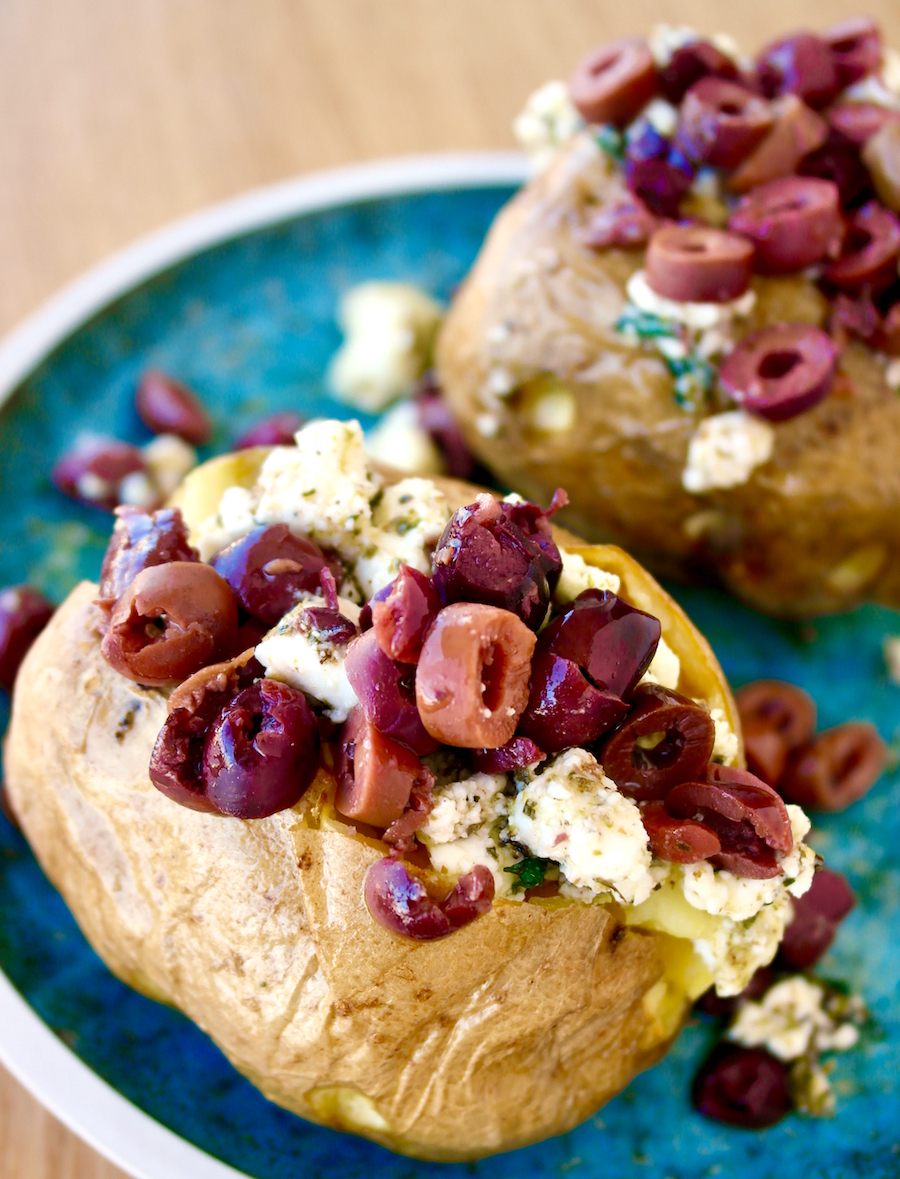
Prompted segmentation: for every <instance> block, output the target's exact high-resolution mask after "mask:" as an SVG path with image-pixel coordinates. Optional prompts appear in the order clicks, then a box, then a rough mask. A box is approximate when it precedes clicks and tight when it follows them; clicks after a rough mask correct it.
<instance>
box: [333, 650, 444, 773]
mask: <svg viewBox="0 0 900 1179" xmlns="http://www.w3.org/2000/svg"><path fill="white" fill-rule="evenodd" d="M344 668H345V670H346V672H347V679H348V680H349V681H350V686H351V687H352V688H353V691H354V692H355V693H356V695H357V696H358V697H359V702H360V704H361V705H362V707H363V710H364V712H365V714H366V717H367V719H368V720H369V721H371V723H372V724H373V725H374V726H375V728H376V729H378V730H379V731H380V732H382V733H384V734H386V735H387V736H388V737H393V738H394V740H395V741H400V742H401V743H402V744H403V745H407V746H409V748H410V749H412V751H413V752H414V753H417V754H418V755H419V756H420V757H425V756H426V755H427V754H429V753H434V752H435V750H436V749H438V748H439V747H440V742H439V741H436V740H435V738H434V737H431V736H429V734H428V733H427V732H426V730H425V726H424V725H423V724H422V718H421V717H420V716H419V710H418V708H417V707H416V688H415V667H414V666H412V665H410V664H408V663H397V662H395V661H394V660H393V659H390V658H388V656H387V655H385V653H384V652H383V651H382V649H381V647H379V645H378V639H377V636H376V634H375V631H374V630H368V631H366V632H365V634H362V635H360V636H359V638H357V639H354V640H353V642H352V643H351V644H350V646H349V647H348V648H347V654H346V657H345V660H344Z"/></svg>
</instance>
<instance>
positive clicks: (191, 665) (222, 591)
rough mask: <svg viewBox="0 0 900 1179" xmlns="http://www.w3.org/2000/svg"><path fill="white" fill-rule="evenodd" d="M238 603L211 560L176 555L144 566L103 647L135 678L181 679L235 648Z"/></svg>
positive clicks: (153, 682) (151, 681)
mask: <svg viewBox="0 0 900 1179" xmlns="http://www.w3.org/2000/svg"><path fill="white" fill-rule="evenodd" d="M237 625H238V618H237V605H236V603H235V600H234V595H233V594H232V592H231V590H230V589H229V588H228V585H227V584H226V582H225V581H223V580H222V578H221V577H220V576H219V575H218V573H216V571H215V569H212V568H210V566H209V565H201V564H196V563H194V562H189V561H172V562H170V563H169V564H167V565H152V566H150V567H149V568H147V569H142V570H141V572H140V573H139V574H138V575H137V577H135V579H134V581H132V583H131V585H130V586H129V587H128V589H127V590H126V591H125V593H124V594H123V595H122V596H121V598H119V600H118V602H117V603H116V606H115V608H114V609H113V612H112V614H111V616H110V620H109V629H108V630H107V632H106V634H105V635H104V637H103V641H102V643H101V645H100V650H101V652H102V654H103V656H104V658H105V659H106V661H107V663H109V665H110V666H111V667H112V668H113V669H114V670H115V671H117V672H119V674H120V675H124V676H125V677H126V678H127V679H130V680H134V682H135V683H138V684H145V685H148V686H151V687H162V686H165V685H167V684H173V683H178V682H179V681H181V680H183V679H186V678H187V676H189V675H191V674H192V673H193V672H195V671H197V670H198V669H199V668H201V667H203V666H205V664H207V663H212V662H214V661H215V659H216V657H217V656H221V655H222V654H225V653H227V652H229V651H231V650H233V648H234V642H235V637H236V635H237Z"/></svg>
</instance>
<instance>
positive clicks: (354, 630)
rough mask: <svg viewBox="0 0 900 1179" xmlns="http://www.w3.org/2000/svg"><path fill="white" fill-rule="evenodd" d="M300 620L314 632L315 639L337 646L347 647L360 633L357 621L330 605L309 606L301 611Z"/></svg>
mask: <svg viewBox="0 0 900 1179" xmlns="http://www.w3.org/2000/svg"><path fill="white" fill-rule="evenodd" d="M298 621H301V622H302V623H304V624H305V625H306V626H308V627H309V629H310V631H313V632H314V641H316V642H319V643H328V644H330V645H331V646H335V647H345V646H346V645H347V644H348V643H349V642H351V641H352V640H353V639H355V638H356V636H357V635H358V634H359V629H358V627H357V626H356V623H355V622H351V621H350V619H349V618H347V617H346V616H345V615H343V614H341V612H340V610H333V609H332V608H331V607H330V606H308V607H307V608H306V609H305V610H301V611H300V614H299V619H298Z"/></svg>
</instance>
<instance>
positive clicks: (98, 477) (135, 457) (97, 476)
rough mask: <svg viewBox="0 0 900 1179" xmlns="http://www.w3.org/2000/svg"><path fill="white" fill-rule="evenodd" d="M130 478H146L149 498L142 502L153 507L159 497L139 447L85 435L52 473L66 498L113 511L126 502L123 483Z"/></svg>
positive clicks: (54, 480)
mask: <svg viewBox="0 0 900 1179" xmlns="http://www.w3.org/2000/svg"><path fill="white" fill-rule="evenodd" d="M129 476H132V477H134V476H143V478H144V481H145V483H146V488H147V492H148V494H147V498H148V500H149V499H152V501H153V502H147V503H141V504H140V506H141V507H148V508H152V507H155V506H156V503H157V502H158V496H157V495H156V493H155V491H154V489H153V488H152V486H151V483H150V480H149V475H148V473H147V464H146V463H145V462H144V459H143V456H142V455H141V452H140V451H139V450H138V448H137V447H136V446H131V445H130V444H129V443H127V442H119V441H118V439H116V438H101V437H98V436H95V435H85V436H83V437H81V438H79V439H78V440H77V441H76V443H75V445H74V446H73V448H72V449H71V450H70V451H67V452H66V454H64V455H63V457H62V458H61V459H60V460H59V461H58V462H57V464H56V466H55V467H54V468H53V471H52V472H51V478H52V480H53V483H54V486H55V487H57V488H58V489H59V490H60V491H61V492H62V493H63V495H68V496H70V497H71V498H72V499H77V500H79V501H80V502H81V503H83V504H90V505H91V507H95V508H106V509H107V510H108V511H110V512H111V511H112V510H113V508H114V507H115V506H116V505H117V504H119V503H121V502H122V495H121V489H122V484H123V483H124V482H125V480H126V479H128V478H129Z"/></svg>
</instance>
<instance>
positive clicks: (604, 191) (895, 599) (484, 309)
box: [436, 135, 900, 617]
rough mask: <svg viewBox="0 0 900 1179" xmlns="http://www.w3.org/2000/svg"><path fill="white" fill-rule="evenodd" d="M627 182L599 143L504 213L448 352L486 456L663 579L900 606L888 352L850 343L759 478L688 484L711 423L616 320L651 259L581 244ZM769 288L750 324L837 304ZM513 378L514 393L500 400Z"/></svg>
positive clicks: (776, 601) (787, 607)
mask: <svg viewBox="0 0 900 1179" xmlns="http://www.w3.org/2000/svg"><path fill="white" fill-rule="evenodd" d="M621 190H622V180H621V178H620V177H618V176H616V175H615V173H614V172H613V170H612V169H611V167H610V166H609V164H608V162H607V161H606V159H605V157H603V156H602V154H601V153H599V152H598V150H597V149H596V148H595V147H594V145H593V143H592V142H591V140H590V138H589V137H588V136H586V135H584V136H579V137H577V138H576V139H575V140H574V141H573V142H572V144H571V145H570V146H569V147H568V148H566V149H564V150H563V151H562V152H561V153H560V156H559V158H558V159H557V161H556V162H555V163H554V165H553V166H552V167H551V168H550V169H549V170H548V171H547V172H546V173H544V174H543V175H541V176H540V177H538V178H537V179H535V180H533V181H531V183H530V184H528V185H527V186H526V187H525V189H523V191H522V192H520V193H519V194H518V195H517V196H516V197H514V198H513V200H512V201H511V202H510V203H509V204H508V205H507V206H506V208H505V209H503V210H502V211H501V212H500V214H498V216H497V218H496V220H495V222H494V225H493V227H492V229H491V232H490V234H489V235H488V238H487V241H486V243H485V245H484V247H483V249H482V251H481V254H480V255H479V258H478V260H477V261H476V263H475V266H474V268H473V270H472V272H471V274H470V275H469V277H468V279H467V280H466V282H465V284H464V285H463V287H462V288H461V290H460V291H459V293H458V294H457V296H456V298H455V299H454V302H453V305H452V306H451V309H450V311H449V313H448V316H447V319H446V321H445V323H444V326H443V329H442V332H441V334H440V336H439V339H438V343H437V354H436V355H437V367H438V373H439V379H440V382H441V384H442V385H443V387H444V390H445V393H446V395H447V398H448V401H449V403H450V406H451V408H452V409H453V411H454V413H455V414H456V416H457V417H458V418H459V421H460V424H461V426H462V428H463V431H464V434H465V436H466V440H467V442H468V443H469V445H470V446H471V448H472V449H473V451H474V452H475V453H476V454H477V455H478V457H479V458H480V459H481V460H482V461H483V462H485V463H486V464H487V465H488V466H489V467H491V468H492V469H493V470H494V471H495V472H496V473H497V474H498V475H499V476H500V477H501V478H502V479H503V481H504V482H506V483H508V484H509V485H510V486H512V487H514V488H515V489H516V490H517V491H520V492H521V493H522V494H523V495H526V496H528V497H530V498H534V499H537V500H540V501H543V502H546V501H547V499H548V498H549V496H550V495H552V493H553V490H554V489H555V488H556V487H557V486H558V485H563V486H565V488H566V490H567V491H568V493H569V496H570V499H571V507H570V509H569V510H568V512H567V513H566V514H565V515H564V516H563V518H564V519H565V520H566V521H567V522H570V523H571V525H572V527H573V528H575V529H576V530H577V531H578V532H579V533H580V534H581V535H583V536H586V537H588V538H589V539H593V540H600V541H610V540H611V541H614V542H615V543H617V544H622V545H624V546H625V547H626V548H627V549H628V550H629V551H630V552H633V553H634V554H635V556H637V557H638V559H639V560H641V561H642V562H643V563H644V564H646V565H648V566H649V567H650V568H652V569H654V570H655V571H657V572H660V573H664V574H667V575H673V576H679V577H688V578H694V577H697V576H698V575H699V576H702V577H710V576H712V577H714V578H717V579H718V580H720V581H721V582H722V583H723V584H724V585H725V586H726V587H727V588H728V589H729V590H731V592H733V593H734V594H736V595H737V596H738V597H740V598H742V599H743V600H744V601H746V602H747V603H749V604H750V605H751V606H753V607H755V608H757V609H760V610H763V611H766V612H768V613H773V614H777V615H782V616H785V617H801V616H807V615H813V614H818V613H823V612H828V611H833V610H835V609H841V608H845V607H848V606H851V605H853V604H855V603H856V602H858V601H860V600H862V599H873V600H879V601H883V602H886V603H888V604H891V605H897V604H900V466H898V464H897V462H896V458H895V456H896V454H897V453H898V449H900V398H898V397H897V394H896V393H895V392H893V390H891V389H890V388H889V386H888V385H887V383H886V381H885V379H884V375H883V372H882V369H881V367H880V366H879V364H878V362H877V360H876V358H875V356H874V355H873V354H872V353H871V352H870V351H869V350H868V349H866V348H864V347H862V346H860V345H856V344H852V345H850V346H849V347H848V348H847V350H846V351H845V353H844V354H843V356H842V358H841V364H840V369H839V374H838V377H837V379H836V381H835V386H834V389H833V391H832V394H831V396H829V397H827V398H826V399H825V400H824V401H823V402H821V403H820V404H819V405H818V406H817V407H816V408H814V409H812V410H810V411H808V412H806V413H803V414H800V415H799V416H797V417H796V418H793V419H791V420H789V421H786V422H782V423H778V424H776V425H775V431H776V443H775V451H774V454H773V457H772V459H771V460H770V461H769V462H768V463H767V464H765V465H764V466H763V467H760V468H758V469H757V470H756V471H755V472H754V473H753V475H752V476H751V478H750V479H749V480H748V482H747V483H745V484H743V485H742V486H739V487H736V488H732V489H727V490H717V491H713V492H709V493H706V494H702V495H691V494H689V493H688V492H686V491H685V490H684V488H683V487H682V485H681V472H682V470H683V469H684V466H685V463H686V459H687V449H688V443H689V441H690V437H691V434H692V433H693V432H694V430H695V428H696V426H697V424H698V423H699V421H700V418H701V416H702V415H700V414H698V413H696V412H691V411H687V410H683V409H681V408H679V407H678V405H677V404H676V403H675V400H674V397H673V395H672V378H671V377H670V375H669V374H668V372H667V370H666V368H665V366H664V365H663V363H662V360H661V359H659V358H658V357H656V356H655V355H654V354H651V353H649V352H644V351H641V350H639V349H635V348H633V347H631V346H630V345H628V344H626V343H625V342H624V341H623V339H622V338H621V336H619V335H618V334H617V333H616V332H615V331H614V330H613V325H614V324H615V322H616V320H617V318H618V316H619V314H620V310H621V306H622V299H623V295H624V290H625V284H626V282H627V281H628V279H629V277H630V276H631V274H632V273H633V272H634V271H635V270H637V269H638V268H639V267H640V266H641V265H642V263H643V252H642V251H623V250H608V251H605V252H603V253H598V252H596V251H593V250H590V249H588V248H587V247H585V246H584V245H583V244H582V243H581V240H580V237H579V234H580V232H581V230H582V229H583V227H584V226H585V224H586V223H587V221H588V219H589V218H590V215H591V213H592V211H593V209H594V208H596V206H597V204H598V203H600V202H602V201H604V200H605V199H613V198H614V197H615V196H616V195H617V194H618V193H620V192H621ZM753 285H754V287H755V289H756V290H757V294H758V303H757V307H756V310H755V312H754V315H753V316H752V318H751V319H750V320H749V321H748V323H747V325H746V326H747V330H753V329H755V328H757V327H761V326H764V325H765V324H769V323H775V322H783V321H785V320H789V321H793V322H805V323H812V324H817V325H821V324H822V323H823V322H824V319H825V316H826V314H827V304H826V302H825V300H824V299H823V297H822V296H821V294H820V293H819V292H818V291H817V289H816V288H815V287H814V286H813V285H812V284H811V283H809V282H808V281H807V280H806V279H804V278H802V276H791V277H787V278H755V279H754V280H753ZM498 374H499V377H498ZM548 378H549V380H548ZM498 379H499V381H500V382H501V384H500V387H501V388H502V386H503V383H506V384H507V385H508V387H509V388H510V389H512V390H513V392H512V393H511V394H510V395H506V396H502V395H498V393H497V388H498V386H497V381H498ZM551 384H552V385H555V386H560V385H561V386H563V387H564V388H565V389H567V390H568V391H569V392H570V393H571V395H572V397H573V398H574V413H573V414H572V417H571V424H570V426H569V427H568V428H565V429H560V430H549V429H546V428H542V427H541V426H540V424H539V423H537V422H536V421H535V417H534V406H535V401H536V399H537V398H538V397H539V396H540V393H541V391H542V390H543V389H546V388H547V387H548V385H551ZM722 408H725V407H724V406H723V407H722ZM486 414H487V415H488V416H489V417H490V418H491V419H493V423H494V426H493V427H492V428H494V429H495V430H496V432H495V433H494V434H493V435H491V436H489V437H488V436H485V434H484V433H483V432H482V430H483V429H484V428H485V427H484V425H482V430H479V423H484V421H485V415H486Z"/></svg>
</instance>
